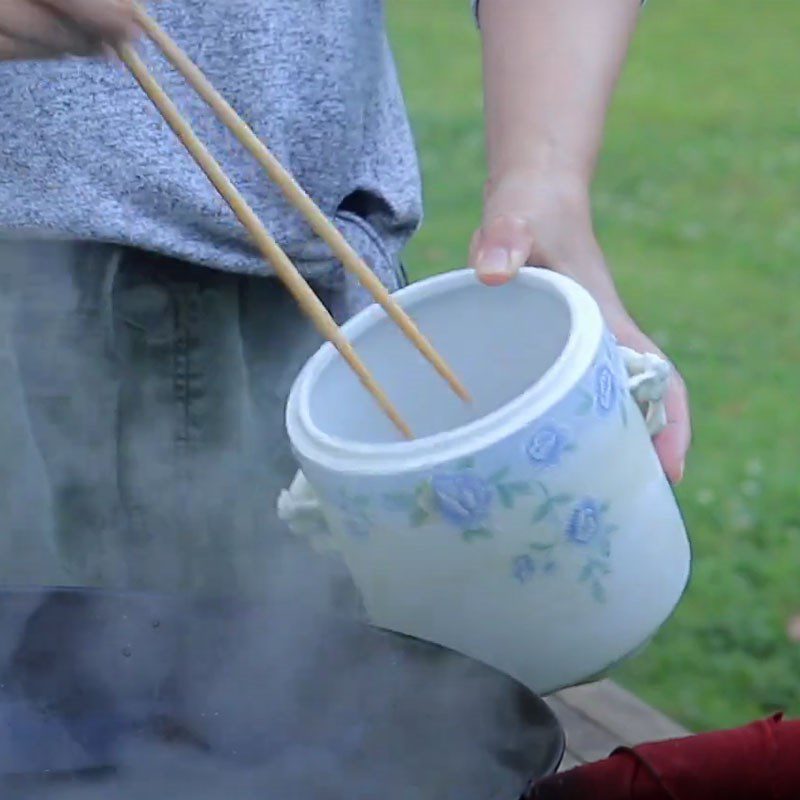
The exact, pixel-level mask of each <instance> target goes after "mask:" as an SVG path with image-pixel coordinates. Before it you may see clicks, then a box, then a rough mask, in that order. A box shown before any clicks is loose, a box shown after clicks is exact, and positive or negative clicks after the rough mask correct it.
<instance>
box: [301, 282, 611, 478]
mask: <svg viewBox="0 0 800 800" xmlns="http://www.w3.org/2000/svg"><path fill="white" fill-rule="evenodd" d="M476 280H477V278H476V277H475V274H474V272H473V271H472V270H457V271H454V272H448V273H444V274H442V275H439V276H437V277H434V278H429V279H427V280H424V281H421V282H419V283H415V284H412V285H411V286H408V287H406V288H404V289H401V290H400V291H399V292H396V293H395V294H394V295H393V297H394V298H395V299H396V300H398V301H399V302H400V304H401V305H402V306H403V307H404V308H406V309H407V310H409V311H413V308H414V305H415V304H416V303H418V302H421V301H428V300H430V299H431V298H434V297H437V296H439V295H442V294H446V293H447V292H450V291H452V290H454V289H457V288H460V287H463V286H467V285H470V284H472V283H474V282H475V281H476ZM516 280H517V281H519V282H521V283H522V284H523V285H525V286H527V287H532V288H535V289H537V290H539V291H544V292H548V293H550V294H552V295H555V296H556V297H558V298H559V299H560V300H561V302H562V303H564V305H565V306H566V308H567V311H568V313H569V333H568V335H567V341H566V343H565V345H564V347H563V348H562V350H561V353H560V354H559V356H558V357H557V358H556V359H555V361H554V362H553V364H551V366H550V367H549V368H548V369H547V371H546V372H545V373H544V375H542V376H541V378H539V380H537V381H536V383H534V384H533V385H532V386H530V387H529V388H528V389H526V390H525V391H524V392H523V393H521V394H520V395H518V396H517V397H515V398H514V399H513V400H511V401H510V402H508V403H506V404H505V405H503V406H501V407H500V408H497V409H495V410H494V411H492V412H490V413H489V414H486V415H485V416H483V417H480V418H479V419H477V420H473V421H472V422H469V423H467V424H466V425H462V426H459V427H456V428H453V429H451V430H447V431H442V432H440V433H436V434H433V435H430V436H425V437H421V438H419V439H414V440H412V441H403V442H382V443H376V444H370V443H365V442H353V441H350V440H348V439H345V438H342V437H338V436H332V435H330V434H328V433H325V432H324V431H322V430H320V428H318V427H317V425H316V424H315V422H314V421H313V419H312V415H311V391H312V389H313V387H314V385H315V383H316V381H317V379H318V378H319V376H320V375H321V373H322V371H323V370H324V369H325V368H326V367H327V366H328V365H329V364H330V363H331V362H332V361H333V360H334V359H335V358H339V357H340V356H339V355H338V353H337V352H336V350H335V349H334V347H333V345H331V344H330V343H326V344H324V345H323V346H322V347H321V348H320V349H319V350H318V351H317V352H316V353H315V354H314V355H313V356H312V357H311V358H310V359H309V360H308V362H307V363H306V365H305V367H304V368H303V370H302V371H301V372H300V374H299V376H298V377H297V380H296V381H295V383H294V386H293V387H292V390H291V392H290V395H289V401H288V405H287V410H286V425H287V430H288V433H289V438H290V440H291V443H292V446H293V447H294V449H295V451H296V453H297V455H298V456H299V457H300V458H301V460H309V461H311V462H312V463H316V464H318V465H320V466H322V467H325V468H327V469H330V470H332V471H334V472H341V473H366V474H384V475H385V474H399V473H406V472H416V471H419V470H424V469H431V468H434V467H436V466H437V465H439V464H443V463H447V462H450V461H453V460H457V459H459V458H464V457H466V456H469V455H472V454H474V453H477V452H480V451H482V450H485V449H486V448H487V447H490V446H491V445H493V444H494V443H495V442H498V441H500V440H502V439H505V438H507V437H508V436H510V435H512V434H513V433H514V432H515V431H517V430H519V429H521V428H522V427H524V426H525V425H527V424H529V423H530V422H531V421H533V420H535V419H537V418H539V417H541V416H542V415H543V414H544V413H546V412H547V411H548V410H549V409H551V408H552V407H553V406H554V405H555V404H556V403H558V402H559V401H560V400H561V399H562V398H563V397H564V396H566V395H567V394H568V393H569V392H570V391H571V389H572V388H573V387H574V386H575V385H576V384H577V383H578V381H580V379H581V378H582V377H583V376H584V374H585V373H586V370H587V369H588V368H589V367H590V365H591V364H592V362H593V361H594V359H595V357H596V355H597V351H598V349H599V347H600V345H601V342H602V338H603V318H602V315H601V313H600V309H599V307H598V306H597V303H596V302H595V301H594V299H593V298H592V297H591V295H590V294H589V293H588V292H587V291H586V290H585V289H584V288H583V287H581V286H580V285H579V284H578V283H576V282H575V281H573V280H571V279H569V278H566V277H564V276H563V275H559V274H557V273H554V272H551V271H549V270H545V269H538V268H530V267H528V268H525V269H523V270H522V271H521V272H520V274H519V276H518V278H517V279H516ZM487 291H491V290H490V289H487ZM578 321H580V322H579V324H578ZM379 324H392V325H393V324H394V323H393V322H391V321H390V320H389V319H388V317H387V316H386V313H385V312H384V311H383V309H382V308H380V306H378V305H371V306H370V307H369V308H367V309H365V310H364V311H362V312H361V313H359V314H357V315H356V316H355V317H353V318H352V319H351V320H350V321H349V322H347V323H346V324H345V325H344V326H343V327H342V331H343V332H344V334H345V335H346V336H347V338H348V339H350V341H351V342H353V344H354V345H355V347H356V348H358V340H359V338H360V337H361V336H362V335H364V334H365V333H366V332H367V331H368V330H370V329H372V328H374V327H375V326H377V325H379ZM428 368H430V369H433V367H428ZM365 391H366V390H365ZM400 413H401V414H402V409H400Z"/></svg>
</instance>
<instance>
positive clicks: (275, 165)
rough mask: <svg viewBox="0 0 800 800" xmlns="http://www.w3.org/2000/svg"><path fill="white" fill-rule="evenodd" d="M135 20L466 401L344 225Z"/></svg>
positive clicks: (158, 33)
mask: <svg viewBox="0 0 800 800" xmlns="http://www.w3.org/2000/svg"><path fill="white" fill-rule="evenodd" d="M133 11H134V18H135V20H136V22H137V24H138V25H139V26H140V27H141V28H142V30H144V32H145V33H146V34H147V35H148V37H149V38H150V39H151V40H152V41H153V42H154V43H155V44H156V45H157V46H158V47H159V49H160V50H161V51H162V52H163V53H164V55H165V56H166V57H167V59H168V60H169V61H170V62H171V63H172V65H173V66H174V67H175V68H176V69H177V70H178V72H180V73H181V74H182V75H183V77H184V78H186V80H187V81H188V83H189V84H190V85H191V86H192V88H194V90H195V91H196V92H197V93H198V94H199V95H200V97H202V99H203V100H205V102H206V103H207V104H208V105H209V106H210V107H211V109H212V110H213V111H214V113H215V114H216V115H217V116H218V117H219V119H220V120H221V121H222V122H223V124H224V125H225V126H226V127H227V128H229V129H230V131H231V132H232V133H233V134H234V136H236V138H237V139H238V140H239V141H240V142H241V144H242V145H244V147H246V148H247V149H248V150H249V151H250V153H251V154H252V155H253V156H254V157H255V158H256V160H257V161H258V162H259V163H260V164H261V166H262V167H263V168H264V170H265V171H266V173H267V175H269V177H270V179H271V180H272V181H273V182H274V183H275V184H277V185H278V187H279V188H280V189H281V191H282V192H283V193H284V196H285V197H286V199H287V200H288V201H289V203H291V205H293V206H294V207H295V208H296V209H297V210H298V211H299V212H300V213H301V214H302V215H303V216H304V217H305V219H306V220H307V221H308V223H309V225H310V226H311V228H312V229H313V230H314V232H315V233H316V234H317V235H318V236H319V237H320V238H321V239H322V240H323V241H325V242H326V243H327V244H328V246H329V247H330V248H331V250H332V251H333V253H334V255H336V257H337V258H338V259H339V261H340V262H341V263H342V265H343V266H344V267H345V269H347V270H349V271H350V272H352V273H353V274H354V275H355V276H356V277H357V278H358V280H359V282H360V283H361V285H362V286H363V287H364V288H365V289H367V291H369V293H370V294H371V295H372V297H373V298H374V299H375V301H376V302H377V303H379V304H380V305H381V307H382V308H383V309H384V310H385V311H386V313H387V314H388V315H389V316H390V317H391V319H392V320H394V322H395V323H396V324H397V325H398V327H399V328H400V329H401V330H402V331H403V333H405V335H406V336H407V337H408V338H409V339H410V340H411V341H412V342H413V343H414V345H415V346H416V347H417V349H418V350H419V351H420V353H422V355H424V356H425V358H427V359H428V361H430V363H431V364H432V365H433V366H434V368H435V369H436V371H437V372H438V373H439V374H440V375H441V376H442V377H443V378H444V379H445V380H446V381H447V382H448V383H449V384H450V386H451V387H452V389H453V391H455V392H456V394H457V395H458V396H459V397H460V398H461V399H462V400H465V401H469V399H470V396H469V392H468V391H467V389H466V388H465V387H464V385H463V384H462V383H461V381H459V379H458V378H457V377H456V375H455V373H454V372H453V370H452V369H451V368H450V367H449V366H448V365H447V363H446V362H445V361H444V359H443V358H442V357H441V355H439V353H438V352H437V351H436V350H435V349H434V347H433V345H432V344H431V343H430V342H429V341H428V340H427V339H426V338H425V336H424V335H423V334H422V332H421V331H420V330H419V328H418V327H417V326H416V324H415V323H414V321H413V320H412V319H411V317H409V315H408V314H407V313H406V312H405V311H404V310H403V308H402V307H401V306H400V305H399V304H398V303H397V302H396V301H395V300H394V298H392V296H391V294H390V293H389V292H388V291H387V289H386V287H385V286H384V285H383V284H382V283H381V281H380V279H379V278H378V277H377V275H375V273H374V272H373V271H372V270H371V269H370V268H369V267H368V266H367V265H366V264H365V263H364V261H363V259H362V258H361V257H360V256H359V255H358V253H356V251H355V250H354V249H353V248H352V247H351V246H350V244H349V243H348V241H347V240H346V239H345V238H344V236H343V235H342V234H341V232H340V231H339V229H338V228H337V227H336V226H335V225H334V224H333V223H332V222H331V221H330V220H329V219H328V217H327V216H326V215H325V214H324V213H323V212H322V211H321V210H320V208H319V207H318V206H317V205H316V204H315V203H314V201H313V200H312V199H311V198H310V197H309V196H308V194H307V193H306V192H305V191H304V190H303V188H302V187H301V186H300V185H299V184H298V183H297V181H295V179H294V178H293V177H292V175H291V174H290V173H289V172H288V171H287V170H286V169H285V168H284V167H283V165H282V164H281V163H280V161H278V159H277V158H275V156H274V155H273V154H272V153H271V152H270V150H269V148H268V147H267V146H266V145H265V144H264V143H263V142H262V141H261V139H259V138H258V136H256V135H255V133H253V131H252V129H251V128H250V127H249V126H248V125H247V123H246V122H245V121H244V120H243V119H242V118H241V117H240V116H239V115H238V114H237V113H236V111H235V110H234V109H233V107H232V106H231V105H230V104H229V103H228V101H227V100H225V98H224V97H223V96H222V95H221V94H220V93H219V92H218V91H217V90H216V89H215V88H214V86H213V84H212V83H211V82H210V81H209V80H208V78H206V76H205V75H204V74H203V73H202V71H201V70H200V68H199V67H198V66H197V65H196V64H195V63H194V62H193V61H192V60H191V59H190V58H189V57H188V56H187V55H186V53H184V52H183V50H181V48H180V47H179V46H178V45H177V44H176V43H175V42H174V41H173V40H172V38H171V37H170V36H169V34H168V33H167V32H166V31H165V30H164V29H163V28H162V27H161V26H160V25H159V24H158V23H157V22H156V21H155V20H154V19H153V18H152V17H150V16H149V15H148V14H147V12H146V11H145V10H144V8H142V6H141V5H140V4H138V3H134V6H133Z"/></svg>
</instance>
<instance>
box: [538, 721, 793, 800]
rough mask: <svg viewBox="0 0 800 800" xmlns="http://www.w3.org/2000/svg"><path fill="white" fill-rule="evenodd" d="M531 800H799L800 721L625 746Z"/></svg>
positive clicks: (549, 783) (558, 778)
mask: <svg viewBox="0 0 800 800" xmlns="http://www.w3.org/2000/svg"><path fill="white" fill-rule="evenodd" d="M525 800H800V720H798V721H792V722H787V721H785V720H783V719H782V717H781V716H780V715H776V716H774V717H771V718H770V719H766V720H761V721H759V722H753V723H751V724H750V725H746V726H745V727H743V728H736V729H735V730H730V731H714V732H712V733H702V734H698V735H697V736H687V737H685V738H682V739H671V740H669V741H666V742H656V743H653V744H644V745H640V746H639V747H623V748H620V749H618V750H616V751H615V752H614V753H612V755H611V756H610V757H609V758H607V759H605V760H604V761H600V762H598V763H596V764H588V765H585V766H583V767H577V768H576V769H573V770H570V771H568V772H564V773H561V774H559V775H553V776H551V777H549V778H546V779H545V780H543V781H540V782H539V783H537V784H536V785H535V786H534V787H533V788H532V789H531V790H530V791H529V792H528V794H527V795H526V796H525Z"/></svg>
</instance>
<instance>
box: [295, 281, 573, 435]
mask: <svg viewBox="0 0 800 800" xmlns="http://www.w3.org/2000/svg"><path fill="white" fill-rule="evenodd" d="M408 310H409V313H410V314H411V316H412V317H413V318H414V319H415V321H416V322H417V324H418V325H419V328H420V330H421V331H422V332H423V334H424V335H425V336H427V337H428V339H429V340H430V341H431V343H432V344H433V346H434V347H435V348H436V349H437V350H438V351H439V353H441V354H442V355H443V356H444V358H445V359H446V361H447V362H448V364H449V365H450V366H451V367H452V368H453V369H454V370H455V373H456V375H457V376H458V377H459V378H460V379H461V381H462V382H463V383H464V384H465V385H466V387H467V389H468V391H469V392H470V393H471V395H472V403H470V404H467V403H464V402H463V401H461V400H460V399H459V398H458V397H457V396H456V395H455V393H454V392H453V391H452V390H451V389H450V387H449V386H448V384H447V383H446V382H445V381H444V380H443V379H442V378H441V377H440V376H439V375H438V373H437V372H436V371H435V370H434V368H433V367H432V366H431V365H430V364H429V363H428V362H427V361H426V360H425V359H424V357H423V356H421V355H420V354H419V353H418V352H417V350H416V348H415V347H414V346H413V345H412V344H411V343H410V342H409V341H408V340H407V339H406V338H405V336H404V334H403V333H402V332H401V331H400V330H399V329H398V328H397V326H396V325H395V324H394V322H392V321H391V320H389V319H388V318H387V317H386V316H381V317H380V318H379V319H378V320H377V321H376V322H375V323H374V324H373V325H372V326H371V327H370V328H368V329H367V330H365V331H363V332H362V333H361V334H360V335H358V336H356V337H355V338H354V345H355V347H356V350H357V351H358V353H359V355H360V356H361V357H362V359H363V360H364V362H365V363H366V364H367V366H368V367H369V369H370V370H371V372H372V374H373V375H374V376H375V378H376V379H377V381H378V382H379V384H380V386H381V387H382V388H383V389H384V391H385V392H386V393H387V394H388V396H389V399H390V400H391V401H392V402H393V403H394V404H395V407H396V408H397V409H398V411H399V413H400V415H401V416H402V417H403V418H404V419H405V420H406V422H408V424H409V425H410V426H411V430H412V431H413V433H414V435H415V437H417V438H422V437H426V436H433V435H435V434H438V433H442V432H445V431H448V430H452V429H454V428H458V427H461V426H463V425H466V424H468V423H470V422H472V421H474V420H476V419H479V418H481V417H483V416H486V415H487V414H490V413H492V412H493V411H496V410H498V409H500V408H502V407H503V406H504V405H506V404H507V403H509V402H510V401H512V400H514V399H515V398H516V397H518V396H519V395H520V394H522V393H523V392H525V391H526V390H527V389H529V388H530V387H531V386H532V385H533V384H535V383H536V381H538V380H539V379H540V378H541V377H542V376H543V375H544V374H545V372H546V371H547V370H548V369H549V368H550V367H551V366H552V365H553V364H554V363H555V361H556V359H557V358H558V357H559V355H560V354H561V353H562V352H563V350H564V347H565V346H566V343H567V340H568V337H569V333H570V329H571V324H572V321H571V314H570V310H569V306H568V304H567V301H566V300H565V299H564V297H562V296H561V295H560V294H559V293H558V291H557V290H556V289H555V288H554V287H553V286H552V285H550V284H548V283H544V282H541V283H539V282H536V281H522V280H518V281H514V282H512V283H510V284H508V285H506V286H502V287H493V288H487V287H485V286H483V285H481V284H479V283H478V281H477V280H474V281H471V282H470V283H468V284H466V285H461V286H458V287H456V288H454V289H452V290H450V291H447V292H442V293H439V294H437V295H435V296H433V297H427V298H424V299H422V300H419V301H416V302H414V303H413V305H411V306H409V307H408ZM310 413H311V419H312V421H313V423H314V424H315V425H316V427H317V428H318V429H319V430H321V431H322V432H323V433H326V434H328V435H331V436H335V437H338V438H340V439H345V440H349V441H353V442H359V443H368V444H382V443H388V442H395V441H400V435H399V434H398V432H397V431H396V430H395V428H394V427H393V426H392V424H391V423H390V422H389V421H388V420H387V418H386V417H385V415H384V413H383V412H382V411H381V409H380V408H379V407H378V405H377V403H376V402H375V400H374V399H373V398H372V396H371V395H370V394H369V393H368V392H367V391H366V390H365V389H364V387H363V386H362V385H361V384H360V382H359V381H358V379H357V378H356V377H355V376H354V375H353V373H352V372H351V370H350V368H349V367H348V365H347V364H346V363H345V362H344V360H343V359H342V358H341V357H340V356H339V355H338V354H337V355H335V357H334V358H332V359H330V360H329V361H328V362H327V364H326V365H325V366H324V367H323V369H322V370H321V372H320V373H319V374H318V376H317V379H316V381H315V382H314V384H313V386H312V389H311V394H310Z"/></svg>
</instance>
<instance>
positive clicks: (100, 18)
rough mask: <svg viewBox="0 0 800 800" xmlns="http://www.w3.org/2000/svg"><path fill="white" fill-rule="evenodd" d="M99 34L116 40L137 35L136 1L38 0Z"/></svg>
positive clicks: (99, 36)
mask: <svg viewBox="0 0 800 800" xmlns="http://www.w3.org/2000/svg"><path fill="white" fill-rule="evenodd" d="M36 2H37V3H39V4H41V5H42V6H43V7H46V8H48V9H50V10H51V11H53V12H55V13H56V14H58V15H61V16H63V17H65V18H67V19H70V20H72V21H73V22H75V24H76V25H78V26H80V27H81V28H83V29H84V30H86V31H89V32H91V33H92V34H94V35H95V36H96V37H98V38H101V39H107V40H111V41H116V40H119V39H127V38H130V37H131V36H133V35H134V34H135V31H136V24H135V22H134V19H133V0H36Z"/></svg>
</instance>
